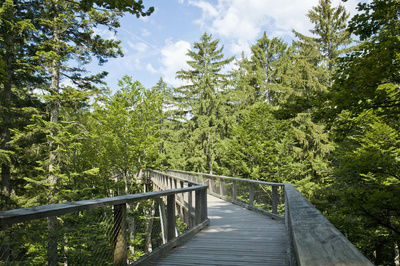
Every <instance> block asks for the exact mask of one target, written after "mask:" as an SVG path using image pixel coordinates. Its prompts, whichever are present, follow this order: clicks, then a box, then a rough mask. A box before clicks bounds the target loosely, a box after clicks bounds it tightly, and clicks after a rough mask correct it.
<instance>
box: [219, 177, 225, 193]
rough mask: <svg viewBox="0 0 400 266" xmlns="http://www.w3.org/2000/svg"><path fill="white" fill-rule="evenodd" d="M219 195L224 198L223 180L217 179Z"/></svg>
mask: <svg viewBox="0 0 400 266" xmlns="http://www.w3.org/2000/svg"><path fill="white" fill-rule="evenodd" d="M219 195H221V197H223V196H224V180H223V179H222V178H220V179H219Z"/></svg>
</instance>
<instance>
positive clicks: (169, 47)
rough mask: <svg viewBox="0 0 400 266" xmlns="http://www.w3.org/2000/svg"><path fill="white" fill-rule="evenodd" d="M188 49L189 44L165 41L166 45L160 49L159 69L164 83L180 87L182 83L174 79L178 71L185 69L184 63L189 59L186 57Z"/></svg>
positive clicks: (186, 66)
mask: <svg viewBox="0 0 400 266" xmlns="http://www.w3.org/2000/svg"><path fill="white" fill-rule="evenodd" d="M189 49H190V43H188V42H186V41H183V40H181V41H177V42H175V43H174V42H171V41H166V45H165V46H164V48H162V49H161V65H162V66H161V69H160V72H161V73H162V75H163V78H164V80H165V82H167V83H169V84H171V85H173V86H181V85H183V84H184V82H183V81H181V80H178V79H175V74H176V72H177V71H178V70H181V69H187V68H188V65H187V63H186V61H188V60H189V57H188V56H187V55H186V53H187V52H188V50H189Z"/></svg>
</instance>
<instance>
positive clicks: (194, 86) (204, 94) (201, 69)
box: [175, 33, 233, 173]
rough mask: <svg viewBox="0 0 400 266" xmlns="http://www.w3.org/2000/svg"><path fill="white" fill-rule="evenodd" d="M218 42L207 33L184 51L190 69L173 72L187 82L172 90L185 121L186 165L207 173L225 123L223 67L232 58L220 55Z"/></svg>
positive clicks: (211, 167) (220, 49) (225, 93)
mask: <svg viewBox="0 0 400 266" xmlns="http://www.w3.org/2000/svg"><path fill="white" fill-rule="evenodd" d="M218 44H219V40H213V39H212V35H210V34H207V33H204V34H203V35H202V36H201V38H200V42H195V43H194V45H193V48H194V49H193V50H190V51H188V56H189V57H190V58H191V60H189V61H188V62H187V63H188V65H189V66H190V69H189V70H180V71H178V72H177V77H178V78H179V79H181V80H183V81H186V82H187V83H188V85H185V86H182V87H179V88H177V89H176V92H175V94H176V97H178V98H177V100H178V104H179V111H181V112H182V117H181V118H182V119H184V120H185V121H186V122H185V125H184V127H185V134H186V137H187V138H188V142H187V144H186V145H187V147H186V148H187V154H188V155H189V159H188V168H189V169H191V170H196V171H203V172H209V173H212V172H213V169H214V164H215V160H216V153H215V148H216V144H217V143H218V142H219V141H220V140H221V139H222V138H223V137H224V132H226V127H227V125H226V123H225V122H224V120H223V119H224V117H226V114H225V105H226V99H227V98H226V97H227V85H226V83H227V79H228V74H223V68H224V67H225V66H227V65H228V64H229V63H230V62H232V60H233V58H227V59H224V55H223V53H222V50H223V47H218Z"/></svg>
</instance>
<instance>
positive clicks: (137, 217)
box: [0, 171, 208, 265]
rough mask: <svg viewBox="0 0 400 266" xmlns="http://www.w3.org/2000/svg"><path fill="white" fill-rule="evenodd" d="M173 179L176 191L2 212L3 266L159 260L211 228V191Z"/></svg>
mask: <svg viewBox="0 0 400 266" xmlns="http://www.w3.org/2000/svg"><path fill="white" fill-rule="evenodd" d="M146 175H147V176H148V178H149V179H151V178H153V177H154V176H155V175H157V176H158V177H159V178H161V177H162V176H163V175H162V174H160V173H157V174H156V173H153V172H151V171H148V172H147V174H146ZM168 179H169V180H171V181H169V184H172V189H171V186H170V185H169V186H164V187H163V189H164V190H159V189H160V188H159V187H157V190H159V191H153V192H148V193H141V194H130V195H124V196H117V197H112V198H103V199H93V200H84V201H78V202H69V203H61V204H53V205H47V206H39V207H32V208H23V209H16V210H10V211H5V212H1V213H0V229H1V230H0V265H41V264H48V265H58V264H64V265H127V264H135V263H144V262H146V261H148V260H150V259H153V258H155V257H156V255H157V254H158V253H160V251H162V250H165V249H168V248H169V249H170V248H172V247H173V246H175V245H177V242H178V240H179V239H180V237H185V236H187V235H188V234H189V233H191V232H195V231H196V230H200V229H201V228H202V227H203V226H206V225H207V224H208V218H207V202H206V200H207V198H206V196H205V195H206V190H207V187H206V186H202V185H198V184H195V183H193V182H183V181H182V180H179V181H178V180H176V179H173V178H171V177H168ZM174 180H175V181H176V183H174ZM181 181H182V182H181ZM174 184H176V185H177V186H174ZM147 186H148V190H149V189H150V188H151V187H152V186H154V188H156V185H155V184H152V183H148V184H147ZM166 189H167V190H166Z"/></svg>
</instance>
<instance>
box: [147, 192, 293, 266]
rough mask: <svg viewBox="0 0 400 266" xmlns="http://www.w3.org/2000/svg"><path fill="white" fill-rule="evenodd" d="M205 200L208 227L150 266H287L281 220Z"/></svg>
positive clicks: (284, 230)
mask: <svg viewBox="0 0 400 266" xmlns="http://www.w3.org/2000/svg"><path fill="white" fill-rule="evenodd" d="M207 197H208V217H209V218H210V226H209V227H207V228H206V229H204V230H202V231H201V232H200V233H198V234H197V236H195V237H194V238H193V239H191V240H189V241H188V242H187V243H185V244H184V245H183V246H181V247H178V248H176V249H175V250H174V251H173V252H172V253H171V254H169V255H168V256H167V257H165V258H161V259H159V260H158V261H155V262H153V263H151V264H152V265H271V266H272V265H287V264H288V262H287V255H286V252H287V247H288V239H287V233H286V229H285V224H284V222H283V221H277V220H273V219H271V218H269V217H267V216H264V215H261V214H258V213H255V212H253V211H249V210H247V209H244V208H242V207H239V206H237V205H234V204H232V203H229V202H226V201H223V200H221V199H218V198H216V197H213V196H210V195H207Z"/></svg>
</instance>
